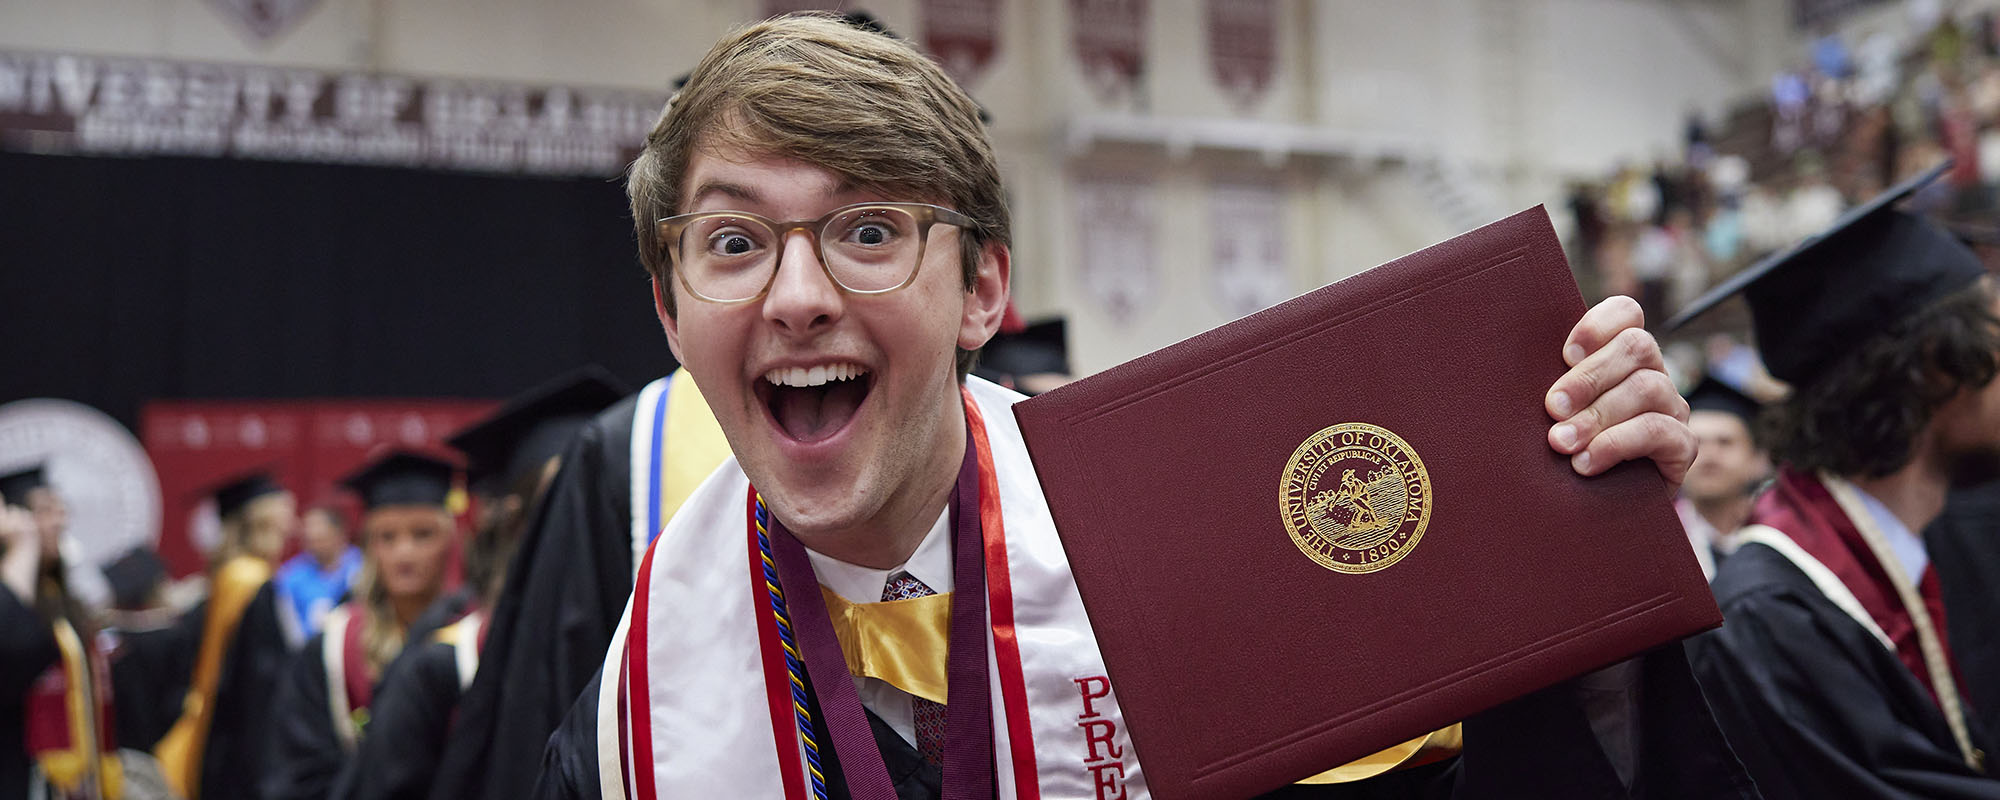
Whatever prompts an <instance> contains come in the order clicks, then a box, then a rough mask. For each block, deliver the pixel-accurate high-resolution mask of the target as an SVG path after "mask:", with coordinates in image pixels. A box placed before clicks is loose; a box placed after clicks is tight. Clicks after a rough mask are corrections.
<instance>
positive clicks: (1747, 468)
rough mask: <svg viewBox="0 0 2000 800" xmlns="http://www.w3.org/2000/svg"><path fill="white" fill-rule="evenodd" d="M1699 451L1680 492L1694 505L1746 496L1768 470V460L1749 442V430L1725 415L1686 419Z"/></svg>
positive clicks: (1713, 413)
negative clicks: (1697, 443) (1699, 444)
mask: <svg viewBox="0 0 2000 800" xmlns="http://www.w3.org/2000/svg"><path fill="white" fill-rule="evenodd" d="M1688 428H1689V429H1691V430H1693V431H1694V436H1695V439H1696V440H1698V441H1699V442H1700V443H1701V450H1700V452H1699V453H1698V454H1697V455H1696V456H1695V459H1694V465H1693V466H1690V467H1688V474H1687V479H1686V481H1684V482H1683V483H1682V484H1681V492H1682V493H1683V494H1685V495H1687V497H1688V499H1690V500H1694V501H1696V502H1705V501H1716V500H1729V499H1734V498H1739V497H1745V496H1748V495H1749V493H1750V490H1751V488H1752V487H1753V486H1754V485H1755V484H1756V483H1757V482H1758V481H1759V480H1761V479H1763V477H1764V476H1765V474H1766V473H1768V472H1769V471H1770V469H1771V463H1770V460H1769V459H1768V458H1767V457H1766V456H1765V454H1764V452H1763V451H1762V450H1759V449H1757V446H1756V445H1755V444H1753V443H1752V442H1751V440H1750V426H1749V425H1748V424H1747V423H1745V422H1744V421H1743V418H1742V417H1739V416H1736V415H1735V414H1731V413H1728V412H1726V411H1696V412H1693V413H1691V414H1689V415H1688Z"/></svg>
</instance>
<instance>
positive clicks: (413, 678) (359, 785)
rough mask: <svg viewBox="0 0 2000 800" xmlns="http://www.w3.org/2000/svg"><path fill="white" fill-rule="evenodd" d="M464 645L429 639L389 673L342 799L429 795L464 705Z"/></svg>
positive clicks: (346, 775) (344, 778)
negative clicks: (460, 663) (461, 660)
mask: <svg viewBox="0 0 2000 800" xmlns="http://www.w3.org/2000/svg"><path fill="white" fill-rule="evenodd" d="M458 697H459V685H458V648H457V647H456V646H454V645H451V644H447V643H445V642H437V641H429V642H424V643H422V644H420V645H415V646H412V647H409V648H408V649H405V650H404V651H403V652H402V654H401V655H398V656H397V657H396V660H395V661H394V662H391V663H390V665H389V668H388V669H386V670H384V671H383V674H382V681H381V684H380V685H378V686H377V687H376V688H375V696H374V701H373V702H371V703H370V704H369V709H368V710H369V720H368V735H367V736H365V737H362V739H361V744H360V746H359V747H358V748H357V749H356V750H355V756H354V758H353V759H352V760H350V761H349V762H348V766H347V769H346V770H344V771H343V772H342V775H341V779H340V784H339V788H338V789H336V790H335V791H334V793H333V797H335V798H337V800H391V799H392V798H393V799H394V800H409V799H412V798H422V797H425V796H427V795H428V794H429V792H430V789H431V781H432V779H433V778H434V777H435V776H436V774H437V763H438V756H439V754H441V753H442V752H443V751H444V746H445V741H446V736H447V735H448V734H449V733H450V729H451V718H452V713H453V711H454V710H455V709H457V707H458Z"/></svg>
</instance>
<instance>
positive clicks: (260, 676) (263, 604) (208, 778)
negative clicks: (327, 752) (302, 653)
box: [201, 581, 292, 800]
mask: <svg viewBox="0 0 2000 800" xmlns="http://www.w3.org/2000/svg"><path fill="white" fill-rule="evenodd" d="M291 657H292V653H291V649H290V648H289V647H288V646H287V645H286V643H285V633H284V627H283V625H282V624H281V623H279V621H278V597H277V591H276V587H275V585H274V584H272V583H270V582H268V581H267V582H265V584H264V585H263V587H262V588H260V589H258V590H257V594H256V596H255V597H253V598H252V599H251V601H250V604H249V605H248V606H246V607H245V608H244V610H243V618H242V620H240V621H239V622H238V623H237V628H236V635H235V637H234V638H233V640H232V641H231V643H230V646H229V651H228V654H227V655H226V656H225V657H224V660H223V666H222V674H221V676H220V678H219V680H217V682H216V692H215V715H214V718H213V721H212V722H211V723H210V724H209V728H208V741H207V743H206V744H205V745H204V746H203V748H202V759H201V796H202V798H203V800H219V799H220V798H225V797H227V798H246V799H248V800H255V799H256V798H261V797H263V794H262V793H261V789H262V785H263V777H264V774H265V772H266V769H267V767H268V765H269V762H268V760H267V759H266V758H265V754H266V752H267V749H268V746H269V742H270V733H271V730H272V728H273V726H274V720H273V717H274V715H273V714H272V708H271V700H272V697H273V694H274V691H275V689H276V688H277V686H278V683H279V679H280V676H281V675H283V673H284V670H285V666H286V665H287V664H288V663H289V662H290V661H291Z"/></svg>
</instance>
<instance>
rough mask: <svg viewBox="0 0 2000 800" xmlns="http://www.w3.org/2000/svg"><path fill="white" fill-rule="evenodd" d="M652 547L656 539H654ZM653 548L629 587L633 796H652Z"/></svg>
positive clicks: (628, 684) (627, 651)
mask: <svg viewBox="0 0 2000 800" xmlns="http://www.w3.org/2000/svg"><path fill="white" fill-rule="evenodd" d="M653 542H654V545H658V544H659V540H658V539H655V540H653ZM653 550H654V547H653V546H648V547H647V548H646V557H645V559H643V560H641V561H640V562H639V577H638V580H637V581H636V582H635V583H633V585H632V624H631V626H630V627H629V628H628V629H627V630H626V632H625V634H626V638H625V669H626V672H627V673H628V675H627V681H626V689H627V690H628V691H627V692H626V697H627V701H626V703H625V706H626V708H628V709H630V711H631V724H630V725H629V726H627V727H629V728H630V730H631V731H632V758H631V761H632V783H633V787H632V789H633V792H632V794H631V795H630V796H632V797H646V798H650V797H654V796H655V795H656V794H657V792H656V791H655V790H654V782H653V720H652V716H651V715H652V699H651V698H650V697H648V696H647V693H646V623H647V620H646V608H647V606H646V604H647V602H648V599H647V598H648V595H650V594H651V592H650V591H649V590H650V589H651V587H652V578H653Z"/></svg>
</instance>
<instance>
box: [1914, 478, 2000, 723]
mask: <svg viewBox="0 0 2000 800" xmlns="http://www.w3.org/2000/svg"><path fill="white" fill-rule="evenodd" d="M1924 542H1925V546H1926V547H1927V549H1929V550H1930V554H1931V568H1932V569H1935V570H1937V576H1938V588H1939V590H1940V591H1941V593H1942V594H1943V596H1944V607H1945V608H1946V609H1948V611H1947V612H1946V613H1945V629H1946V638H1948V639H1950V640H1951V653H1952V655H1953V656H1954V657H1956V658H1957V660H1958V669H1959V672H1960V673H1962V674H1963V675H1964V676H1965V685H1964V686H1961V687H1959V688H1960V689H1961V690H1962V691H1963V693H1964V694H1965V695H1966V697H1967V698H1968V703H1969V704H1970V705H1971V707H1972V712H1971V713H1972V715H1973V716H1974V717H1975V718H1977V719H1978V720H1979V723H1980V728H1982V729H1984V730H1985V731H1986V732H1987V733H1988V734H1989V735H1991V734H1993V733H1995V732H2000V588H1996V587H2000V481H1993V482H1990V483H1985V484H1981V485H1979V486H1973V487H1968V488H1965V489H1960V490H1958V491H1954V492H1952V493H1951V496H1950V498H1949V499H1947V500H1946V501H1945V504H1944V513H1943V514H1941V515H1939V516H1938V518H1937V520H1936V521H1933V522H1932V523H1931V524H1930V527H1927V528H1925V529H1924Z"/></svg>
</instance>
